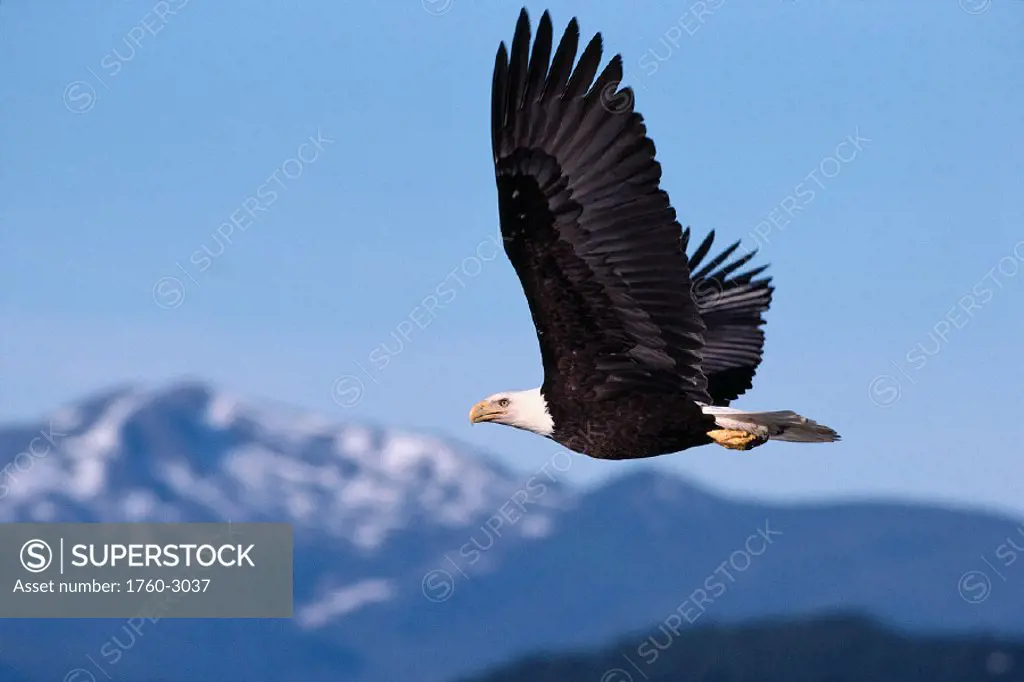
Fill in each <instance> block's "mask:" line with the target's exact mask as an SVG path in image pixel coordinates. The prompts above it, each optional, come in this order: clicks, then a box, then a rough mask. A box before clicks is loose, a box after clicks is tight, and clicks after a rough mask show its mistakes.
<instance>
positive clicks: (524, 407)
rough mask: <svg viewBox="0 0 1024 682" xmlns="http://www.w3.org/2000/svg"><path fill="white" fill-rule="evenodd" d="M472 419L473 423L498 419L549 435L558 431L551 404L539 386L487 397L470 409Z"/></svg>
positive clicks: (500, 422) (504, 422) (499, 422)
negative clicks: (550, 410)
mask: <svg viewBox="0 0 1024 682" xmlns="http://www.w3.org/2000/svg"><path fill="white" fill-rule="evenodd" d="M469 421H470V422H471V423H473V424H479V423H480V422H496V423H498V424H505V425H506V426H514V427H516V428H517V429H523V430H524V431H531V432H533V433H536V434H538V435H540V436H547V437H550V436H551V434H552V433H553V432H554V430H555V422H554V421H553V420H552V419H551V414H550V413H549V412H548V403H547V401H546V400H544V395H543V394H542V393H541V392H540V389H539V388H531V389H529V390H527V391H504V392H502V393H495V394H494V395H491V396H487V397H486V398H484V399H483V400H481V401H480V402H478V403H477V404H476V405H474V406H473V409H471V410H470V411H469Z"/></svg>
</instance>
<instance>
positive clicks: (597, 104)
mask: <svg viewBox="0 0 1024 682" xmlns="http://www.w3.org/2000/svg"><path fill="white" fill-rule="evenodd" d="M578 41H579V27H578V25H577V23H576V20H575V19H573V20H572V21H571V22H570V23H569V26H568V28H567V29H566V31H565V33H564V35H563V36H562V39H561V42H560V43H559V45H558V48H557V50H555V54H554V58H553V59H551V63H550V68H549V58H550V56H551V47H552V28H551V18H550V16H549V15H548V13H547V12H545V13H544V16H543V17H542V18H541V20H540V24H539V25H538V28H537V36H536V41H535V42H534V45H533V50H532V53H531V52H530V22H529V18H528V16H527V14H526V10H525V9H524V10H523V11H522V12H521V13H520V15H519V21H518V23H517V25H516V32H515V36H514V38H513V40H512V48H511V58H509V55H508V53H507V52H506V50H505V44H504V43H502V44H501V47H500V48H499V49H498V54H497V58H496V60H495V65H494V82H493V90H492V108H491V135H492V147H493V151H494V165H495V176H496V179H497V185H498V208H499V213H500V217H501V232H502V235H503V237H504V243H505V252H506V254H507V255H508V257H509V260H511V262H512V265H513V267H514V268H515V271H516V273H517V274H518V275H519V279H520V281H521V283H522V286H523V291H524V293H525V294H526V298H527V301H528V302H529V306H530V312H531V314H532V315H533V321H534V324H535V326H536V328H537V337H538V339H539V342H540V351H541V356H542V359H543V363H544V385H543V386H542V391H543V392H544V395H545V396H546V397H547V398H548V400H549V405H551V406H552V408H554V407H555V405H556V404H557V403H559V402H561V403H562V404H566V403H575V404H585V403H587V402H589V401H591V400H595V399H602V398H605V397H608V396H610V395H615V394H617V393H619V392H621V391H634V392H635V391H644V392H646V393H666V394H672V395H674V396H679V395H680V394H684V395H686V396H688V397H690V398H692V399H693V400H694V401H699V402H704V403H707V402H709V401H710V397H709V396H708V393H707V380H706V379H705V377H704V375H703V374H702V372H701V367H700V359H701V348H702V345H703V342H702V334H703V332H704V325H703V323H702V322H701V318H700V315H699V313H698V310H697V306H696V304H695V303H694V301H693V298H692V296H691V294H690V287H691V283H690V276H689V270H688V268H687V263H686V259H685V257H683V256H682V255H681V252H680V249H679V245H680V236H681V228H680V226H679V223H677V222H676V215H675V211H674V210H673V209H672V207H671V206H670V205H669V200H668V195H666V194H665V192H664V191H662V190H661V189H660V188H659V184H658V183H659V180H660V178H661V166H660V165H659V164H658V162H657V161H655V158H654V143H653V142H652V141H651V140H650V139H649V138H648V137H647V135H646V127H645V126H644V123H643V118H642V117H641V116H640V114H638V113H636V112H634V111H633V93H632V91H631V90H630V89H628V88H626V89H623V90H618V86H619V82H620V80H621V79H622V60H621V58H620V57H619V56H618V55H616V56H615V57H614V58H612V60H611V61H610V62H609V63H608V65H607V66H606V67H605V69H604V70H603V71H602V72H601V74H600V75H599V76H597V80H596V81H594V76H595V74H596V73H597V69H598V65H599V63H600V61H601V35H600V34H597V35H596V36H594V38H593V39H592V40H591V41H590V43H589V44H588V45H587V47H586V48H585V49H584V51H583V54H582V55H581V56H580V59H579V63H578V64H577V65H576V68H575V70H573V61H574V59H575V56H576V50H577V46H578ZM592 81H593V84H592ZM554 416H555V419H556V421H557V419H558V415H554Z"/></svg>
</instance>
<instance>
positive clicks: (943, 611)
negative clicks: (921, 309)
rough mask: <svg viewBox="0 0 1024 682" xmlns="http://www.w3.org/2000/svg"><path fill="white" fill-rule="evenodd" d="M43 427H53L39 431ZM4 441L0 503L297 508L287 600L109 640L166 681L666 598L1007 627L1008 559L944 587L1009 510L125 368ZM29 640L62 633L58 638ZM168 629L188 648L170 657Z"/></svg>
mask: <svg viewBox="0 0 1024 682" xmlns="http://www.w3.org/2000/svg"><path fill="white" fill-rule="evenodd" d="M51 426H52V427H53V429H54V431H55V432H56V433H60V434H61V435H60V437H59V438H56V437H54V438H51V439H52V440H53V441H54V442H53V443H52V444H51V443H50V441H48V440H46V438H45V437H43V436H41V435H40V434H45V432H46V431H47V429H49V428H50V427H51ZM51 435H52V434H51ZM33 438H39V439H40V440H36V441H35V443H36V446H37V447H36V449H35V450H34V453H36V454H27V450H26V449H27V448H28V447H29V444H30V443H31V442H32V439H33ZM44 446H45V447H44ZM44 449H45V452H44V451H43V450H44ZM39 453H41V454H39ZM37 454H38V455H39V456H36V455H37ZM563 456H564V457H565V458H569V457H572V456H575V455H571V454H569V453H567V452H565V453H563V454H559V455H558V458H559V459H558V460H557V462H555V459H554V458H552V461H553V462H555V463H557V464H558V467H556V469H557V468H563V470H564V466H565V465H564V464H563V463H562V459H561V458H562V457H563ZM15 461H16V462H17V463H18V464H19V465H20V468H19V467H14V468H13V469H11V470H12V471H13V472H14V473H15V475H16V476H17V477H18V480H17V482H12V481H7V483H6V484H7V485H8V488H9V490H7V492H6V495H0V520H3V521H7V522H17V521H90V522H95V521H131V520H149V521H169V520H183V521H226V520H232V521H236V522H241V521H285V522H289V523H292V524H293V526H294V527H295V585H294V593H295V618H294V619H292V620H290V621H238V620H233V621H232V620H229V621H221V622H214V621H171V620H162V621H160V623H158V624H157V625H155V626H154V630H158V631H159V632H160V633H161V635H160V636H159V637H156V636H154V637H151V638H150V637H144V638H139V641H138V643H137V645H138V647H139V649H140V650H142V649H143V648H144V649H145V651H146V653H145V654H144V655H143V654H141V653H135V652H134V647H133V650H132V651H125V652H124V655H123V656H122V657H121V658H119V660H118V663H117V665H118V671H117V672H118V674H119V675H125V676H129V677H130V676H136V677H138V676H145V675H147V674H148V672H149V671H151V670H153V669H157V668H155V667H154V666H158V667H159V669H160V670H162V671H164V672H165V673H166V675H167V677H166V679H169V680H182V679H196V678H197V677H196V675H197V674H198V673H201V677H202V676H205V677H206V678H209V679H219V678H220V677H224V676H226V677H230V678H238V677H242V676H245V677H249V678H251V679H254V680H262V679H268V680H269V679H273V678H274V677H275V676H277V677H280V676H286V677H287V676H295V675H298V677H300V678H307V677H309V678H317V679H322V678H325V677H324V676H325V675H326V676H327V677H326V679H330V678H332V677H337V676H339V675H340V676H344V677H345V678H346V679H352V680H355V681H356V682H375V681H376V680H393V679H418V680H426V681H427V682H444V681H445V680H448V679H451V678H452V677H454V676H456V675H458V674H465V673H469V672H473V671H477V670H480V669H482V668H484V667H486V666H492V665H495V664H498V663H500V662H503V661H505V660H507V659H509V658H512V657H514V656H517V655H523V654H526V653H529V652H532V651H535V650H537V649H539V648H556V649H564V648H566V647H585V648H593V647H594V646H595V645H598V644H600V643H602V642H605V641H611V640H612V639H614V638H616V637H620V636H621V634H622V632H626V631H633V630H639V629H641V628H645V627H649V625H650V623H652V622H659V621H661V620H663V619H665V618H669V617H670V616H671V614H673V613H675V614H677V615H676V616H675V617H674V618H682V617H683V615H681V614H690V615H689V617H690V618H692V619H693V620H694V622H693V623H684V625H685V627H691V626H699V625H702V624H704V623H707V622H719V621H721V622H726V623H728V622H738V621H742V620H744V619H747V618H751V617H759V616H768V615H779V614H781V615H788V614H792V615H799V614H803V613H813V612H816V611H818V610H820V609H822V608H832V607H835V606H837V605H838V606H846V607H849V608H852V609H859V610H862V611H864V612H867V613H869V614H871V615H874V616H877V617H880V618H883V619H886V620H888V621H890V622H894V623H898V624H902V625H906V626H907V627H909V628H912V629H922V628H924V629H927V628H931V627H938V628H940V629H941V628H947V629H948V628H953V629H962V630H968V631H978V630H985V629H992V630H994V631H999V632H1024V597H1022V596H1021V592H1022V591H1021V590H1014V589H1013V583H1012V580H1014V579H1015V578H1014V574H1013V571H1014V570H1017V569H1018V568H1019V566H1018V565H1012V566H1007V567H1006V571H1005V576H1006V577H1005V578H1004V580H1003V581H1002V582H1000V581H999V579H998V577H997V576H996V575H991V576H990V578H991V582H990V584H989V585H988V587H987V589H988V592H986V593H985V595H984V596H985V598H984V599H982V600H981V602H980V603H972V602H970V601H969V599H968V598H969V597H977V596H978V594H979V593H978V592H976V591H974V592H967V593H964V592H960V593H958V580H959V579H960V578H961V576H963V575H966V574H967V573H968V572H969V571H972V570H973V571H977V570H979V569H980V570H982V571H984V570H989V569H987V568H986V567H985V565H984V563H982V562H981V561H980V559H979V557H981V556H985V557H993V559H992V560H993V561H996V560H997V558H996V555H995V553H994V552H995V548H996V547H998V546H1000V545H999V543H1001V542H1004V541H1005V538H1007V537H1008V536H1010V535H1011V534H1012V533H1016V532H1017V528H1016V527H1015V525H1014V524H1015V521H1014V520H1013V519H1011V518H1008V517H1006V516H998V515H993V514H991V513H985V512H980V511H952V510H948V509H943V508H939V507H935V506H930V505H923V504H919V503H914V504H903V503H899V502H896V501H886V502H883V503H865V502H842V503H830V504H813V503H805V502H801V503H797V504H785V505H779V504H769V503H764V502H761V501H757V500H752V499H743V498H740V497H737V496H723V495H719V494H717V493H716V492H713V491H710V490H708V489H707V488H705V487H703V486H700V485H698V484H696V483H694V482H693V481H690V480H688V479H686V478H684V477H681V476H676V475H672V474H666V473H663V472H661V471H655V470H652V469H640V470H632V471H630V472H628V473H626V474H624V475H622V476H620V477H618V478H613V479H611V480H609V481H606V482H605V483H604V484H602V485H600V486H598V487H596V488H593V489H588V490H580V489H577V488H575V487H574V486H572V485H569V484H566V483H563V482H562V480H561V478H562V477H561V476H559V475H556V474H557V473H558V472H557V471H555V470H553V471H551V472H549V473H550V474H552V475H550V476H545V475H544V473H542V472H539V471H534V472H518V471H513V470H511V469H509V468H507V467H505V466H503V465H501V464H499V463H498V462H496V461H494V460H493V458H491V457H489V456H487V455H484V454H482V453H480V452H479V451H477V450H476V449H475V448H472V447H470V446H467V445H465V444H462V443H457V442H455V441H454V440H451V439H446V438H444V437H441V436H437V435H433V434H431V435H421V434H418V433H416V432H415V431H414V430H410V429H402V428H388V427H378V426H368V425H365V424H351V423H341V422H338V421H334V420H332V419H330V418H328V417H324V416H323V415H311V414H310V413H307V412H304V411H302V410H296V409H288V408H279V407H277V406H266V405H265V404H264V403H262V402H260V401H246V400H245V399H243V398H239V397H238V396H233V395H231V394H229V393H224V392H220V391H217V390H216V389H214V388H213V387H212V386H210V385H207V384H203V383H198V382H195V381H188V382H179V383H174V384H171V385H169V386H168V387H164V388H156V389H148V388H146V389H143V388H139V387H120V388H118V389H117V390H109V391H104V392H102V393H97V394H93V395H91V396H86V397H85V398H83V399H82V400H80V401H78V402H74V403H70V404H67V405H64V406H62V407H60V408H58V409H57V410H55V411H54V412H52V413H51V414H50V415H46V416H45V418H43V419H40V420H35V421H33V422H31V423H28V424H18V425H13V426H6V427H0V462H15ZM565 461H569V460H568V459H566V460H565ZM1022 537H1024V536H1022ZM767 539H770V540H771V542H767ZM1021 546H1024V545H1021ZM730 562H731V563H730ZM1021 565H1024V562H1021ZM723 567H724V568H723ZM1020 573H1021V574H1020V576H1019V578H1016V579H1018V580H1020V584H1024V571H1021V572H1020ZM1004 583H1005V584H1004ZM968 587H971V588H972V589H975V590H976V589H977V585H971V586H968ZM989 593H992V594H997V595H998V598H997V599H987V595H988V594H989ZM965 594H966V596H965ZM695 614H697V615H695ZM115 631H118V626H117V623H116V622H113V623H112V622H110V621H103V620H97V621H85V622H82V621H79V622H77V623H74V624H71V625H69V624H68V623H65V622H59V621H38V622H33V621H20V622H17V623H15V622H13V621H8V622H3V623H0V636H2V637H3V639H4V641H7V642H10V643H11V645H10V646H8V647H5V649H4V653H2V654H0V660H3V661H4V662H6V663H10V664H11V665H12V666H14V667H16V668H17V669H18V670H23V671H27V672H28V673H30V674H29V675H28V676H29V677H33V676H34V677H42V678H44V679H49V678H53V677H58V678H59V677H62V676H63V675H64V674H65V673H66V672H67V670H69V669H71V668H72V667H74V666H75V665H77V664H78V662H80V661H81V660H84V659H85V656H86V655H90V656H93V657H94V658H95V657H96V656H97V652H99V651H100V649H101V648H102V646H103V644H104V641H105V640H104V639H103V638H104V637H110V636H111V635H110V634H109V633H110V632H115ZM40 641H51V642H52V641H65V642H67V645H66V646H65V649H66V653H59V654H56V655H55V654H54V652H53V651H50V650H46V651H41V650H39V649H38V646H37V644H35V643H37V642H40ZM203 642H211V643H213V642H219V643H221V644H219V645H218V646H212V645H211V646H205V647H204V646H203V645H202V643H203ZM184 646H192V647H193V648H194V650H195V653H194V654H193V655H192V656H190V657H184V658H183V657H182V656H180V654H179V653H178V652H180V651H181V648H182V647H184ZM225 646H227V647H228V648H227V650H230V651H232V652H233V655H231V656H228V657H225V656H224V655H223V653H222V652H223V651H224V650H225V649H224V647H225ZM394 651H402V652H403V656H401V657H396V656H394V655H393V652H394ZM73 664H74V665H73ZM147 679H150V678H147Z"/></svg>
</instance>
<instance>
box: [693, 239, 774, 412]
mask: <svg viewBox="0 0 1024 682" xmlns="http://www.w3.org/2000/svg"><path fill="white" fill-rule="evenodd" d="M714 238H715V232H714V230H712V231H711V232H709V233H708V235H707V237H705V238H704V241H703V242H701V243H700V245H698V247H697V249H696V250H695V251H694V254H693V256H691V257H690V259H689V266H690V270H691V271H693V273H694V274H693V295H694V299H695V300H696V301H697V306H698V307H699V308H700V314H701V317H702V318H703V319H704V325H705V327H706V329H705V331H704V352H703V358H702V360H701V369H703V371H704V375H705V376H707V378H708V393H709V394H710V395H711V399H712V401H713V404H715V405H728V404H729V402H730V401H732V400H735V399H736V398H737V397H739V396H740V395H742V394H743V393H745V392H746V391H747V390H749V389H750V387H751V386H752V384H753V379H754V374H755V373H756V372H757V367H758V365H759V364H760V363H761V355H762V352H763V350H764V330H763V329H762V328H761V327H762V326H763V325H764V313H765V312H766V311H767V310H768V306H769V305H771V301H772V292H773V291H774V288H773V287H772V286H771V277H764V278H761V279H755V277H757V276H758V275H760V274H761V273H762V272H764V270H765V269H766V268H767V267H768V266H767V265H763V266H761V267H757V268H753V269H751V270H748V271H746V272H743V273H741V274H738V275H733V273H734V272H736V271H737V270H739V269H740V268H742V267H743V266H744V265H746V264H747V263H748V262H749V261H750V260H751V259H752V258H753V257H754V256H755V255H756V254H757V252H756V251H751V252H749V253H746V254H744V255H742V256H740V257H738V258H736V259H734V260H733V261H732V262H730V263H727V264H725V265H723V263H726V261H727V260H728V259H729V257H730V256H732V255H733V253H735V252H736V249H738V248H739V246H740V242H736V243H734V244H732V245H730V246H729V247H728V248H726V249H725V250H723V251H722V252H721V253H720V254H718V255H717V256H715V257H714V258H712V259H711V260H710V261H708V262H707V263H706V264H705V265H703V267H701V263H702V261H703V259H704V258H705V257H706V256H707V254H708V253H709V252H710V251H711V245H712V243H713V242H714ZM689 240H690V229H689V228H687V229H686V230H685V231H684V232H683V238H682V249H683V252H684V253H685V251H686V247H687V246H688V244H689Z"/></svg>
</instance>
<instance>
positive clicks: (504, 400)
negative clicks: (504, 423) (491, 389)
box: [498, 398, 512, 407]
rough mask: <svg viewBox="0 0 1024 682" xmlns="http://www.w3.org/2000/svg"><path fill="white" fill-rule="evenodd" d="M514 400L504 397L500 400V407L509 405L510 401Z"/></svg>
mask: <svg viewBox="0 0 1024 682" xmlns="http://www.w3.org/2000/svg"><path fill="white" fill-rule="evenodd" d="M510 402H512V401H511V400H509V399H508V398H502V399H501V400H499V401H498V407H508V405H509V403H510Z"/></svg>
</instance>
